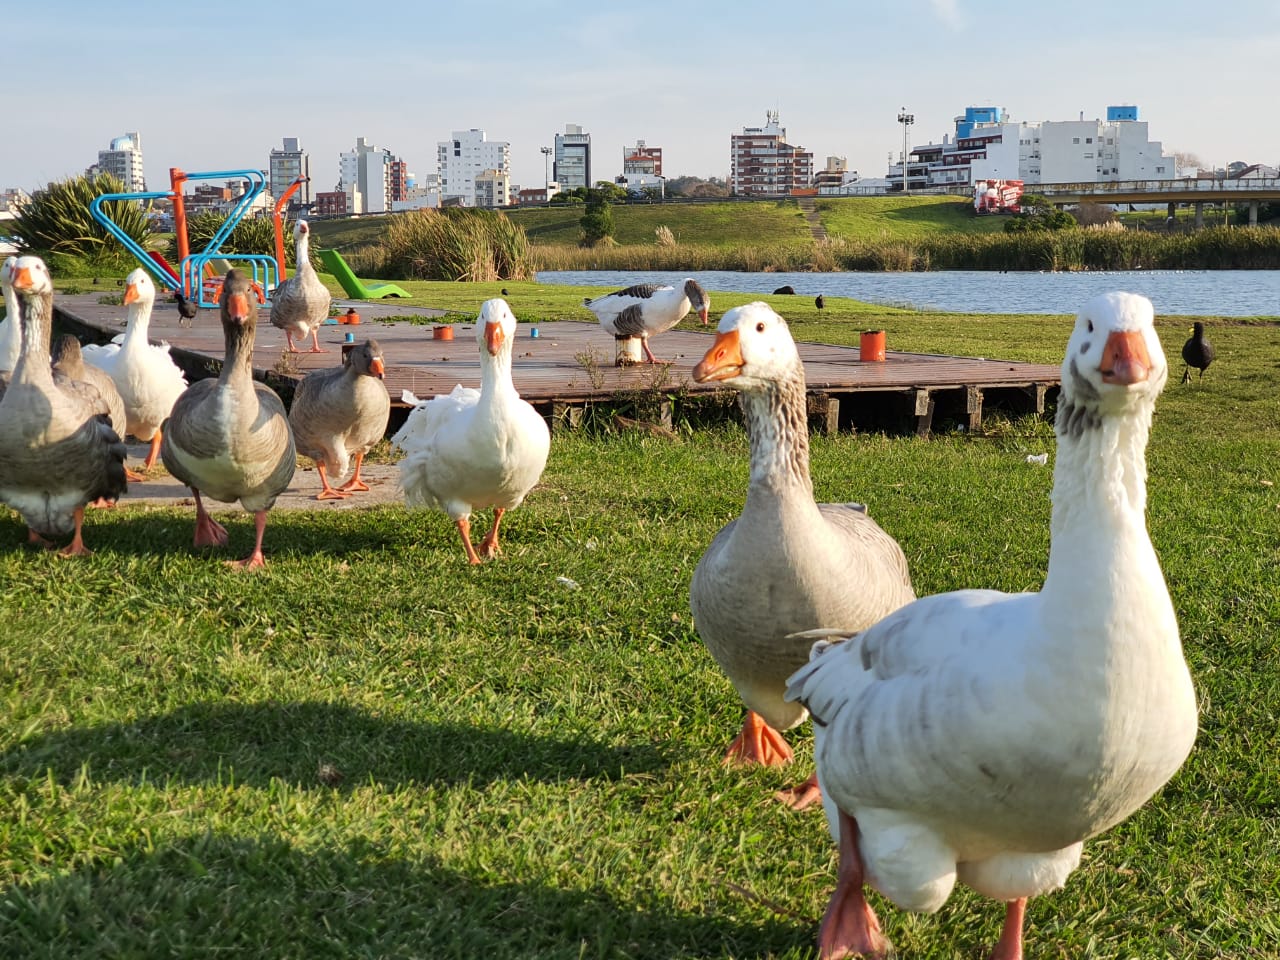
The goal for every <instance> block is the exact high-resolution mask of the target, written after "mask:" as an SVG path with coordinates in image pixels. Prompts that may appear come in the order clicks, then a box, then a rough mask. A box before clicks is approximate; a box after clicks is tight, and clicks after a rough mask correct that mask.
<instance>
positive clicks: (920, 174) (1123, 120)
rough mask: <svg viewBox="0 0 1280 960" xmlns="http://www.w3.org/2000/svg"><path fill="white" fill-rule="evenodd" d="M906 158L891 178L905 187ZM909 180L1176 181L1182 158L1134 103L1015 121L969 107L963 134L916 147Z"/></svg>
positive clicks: (917, 184) (921, 183)
mask: <svg viewBox="0 0 1280 960" xmlns="http://www.w3.org/2000/svg"><path fill="white" fill-rule="evenodd" d="M902 169H903V168H902V163H901V161H900V162H899V163H897V164H890V166H889V172H888V179H889V182H890V184H892V185H893V187H894V188H895V189H901V188H902ZM907 176H908V186H909V187H910V188H911V189H912V190H916V189H921V188H925V187H952V186H966V185H968V184H970V183H972V182H973V181H974V180H983V179H998V180H1022V181H1024V182H1025V183H1028V184H1031V183H1101V182H1114V181H1117V180H1170V179H1173V178H1174V177H1176V176H1177V164H1176V162H1175V161H1174V158H1173V156H1172V155H1169V154H1166V153H1165V152H1164V147H1163V145H1162V144H1161V143H1160V142H1159V141H1153V140H1151V139H1150V136H1149V132H1148V128H1147V123H1146V121H1144V120H1139V119H1138V108H1137V107H1136V106H1132V105H1124V106H1110V107H1107V111H1106V118H1105V119H1101V118H1095V119H1092V120H1086V119H1085V118H1084V115H1083V113H1081V115H1080V118H1079V119H1077V120H1042V121H1035V122H1025V123H1015V122H1012V121H1010V120H1009V118H1008V114H1007V113H1005V112H1004V111H1003V110H1002V109H1000V108H998V107H967V108H966V109H965V112H964V113H963V114H962V115H961V116H958V117H956V118H955V137H954V139H952V138H951V137H949V136H947V135H943V137H942V142H941V143H926V144H922V145H920V146H917V147H912V148H911V150H910V155H909V158H908V165H907Z"/></svg>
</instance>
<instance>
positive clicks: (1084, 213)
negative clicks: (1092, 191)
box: [1067, 200, 1116, 227]
mask: <svg viewBox="0 0 1280 960" xmlns="http://www.w3.org/2000/svg"><path fill="white" fill-rule="evenodd" d="M1067 212H1068V213H1070V214H1071V216H1072V217H1073V218H1075V221H1076V223H1078V224H1080V226H1082V227H1096V226H1101V225H1102V224H1104V223H1113V222H1115V219H1116V211H1115V209H1114V208H1113V207H1111V206H1108V205H1107V204H1105V203H1095V202H1093V201H1092V200H1087V201H1085V202H1084V203H1082V204H1080V205H1078V206H1075V207H1072V208H1071V209H1070V210H1069V211H1067Z"/></svg>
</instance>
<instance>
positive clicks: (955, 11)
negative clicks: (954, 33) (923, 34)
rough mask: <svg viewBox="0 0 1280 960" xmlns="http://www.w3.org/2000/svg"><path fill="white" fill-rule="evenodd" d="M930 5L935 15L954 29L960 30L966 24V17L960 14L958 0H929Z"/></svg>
mask: <svg viewBox="0 0 1280 960" xmlns="http://www.w3.org/2000/svg"><path fill="white" fill-rule="evenodd" d="M929 6H930V7H932V8H933V15H934V16H935V17H937V18H938V19H939V20H941V21H942V22H943V23H945V24H946V25H947V26H948V27H950V28H951V29H952V30H959V29H960V28H961V27H962V26H964V17H962V16H961V14H960V5H959V3H958V2H957V0H929Z"/></svg>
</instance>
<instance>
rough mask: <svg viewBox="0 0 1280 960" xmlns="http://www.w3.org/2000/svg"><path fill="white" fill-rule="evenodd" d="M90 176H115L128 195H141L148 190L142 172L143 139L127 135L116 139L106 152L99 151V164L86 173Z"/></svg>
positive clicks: (134, 134)
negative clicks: (102, 174) (105, 174)
mask: <svg viewBox="0 0 1280 960" xmlns="http://www.w3.org/2000/svg"><path fill="white" fill-rule="evenodd" d="M85 173H87V174H88V175H89V176H91V177H92V176H96V175H97V174H99V173H110V174H113V175H114V176H115V177H116V178H117V179H118V180H119V181H120V182H121V183H123V184H124V189H125V191H126V192H128V193H141V192H143V191H145V190H146V189H147V180H146V177H145V176H144V175H143V172H142V137H140V136H139V135H138V134H137V133H126V134H125V135H124V136H123V137H116V138H115V139H114V140H112V141H111V146H110V147H109V148H108V149H106V150H99V151H98V162H97V163H95V164H93V166H91V167H89V169H88V170H86V171H85Z"/></svg>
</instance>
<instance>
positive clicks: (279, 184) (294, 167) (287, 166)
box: [267, 137, 311, 212]
mask: <svg viewBox="0 0 1280 960" xmlns="http://www.w3.org/2000/svg"><path fill="white" fill-rule="evenodd" d="M282 142H283V144H284V146H283V147H281V148H279V149H276V148H272V150H271V155H270V156H269V157H267V189H268V190H270V191H271V196H272V197H275V198H277V199H278V198H280V197H283V196H284V194H285V191H287V190H288V189H289V187H290V186H292V185H293V182H294V181H295V180H297V179H298V177H305V178H306V182H305V183H303V184H302V186H300V187H298V189H297V191H296V192H295V193H294V194H293V196H292V197H290V198H289V210H290V211H291V212H295V211H297V210H299V209H304V210H305V209H307V208H309V207H310V206H311V155H310V154H308V153H307V152H306V151H305V150H303V149H302V148H301V147H300V146H298V138H297V137H284V138H283V140H282Z"/></svg>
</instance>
